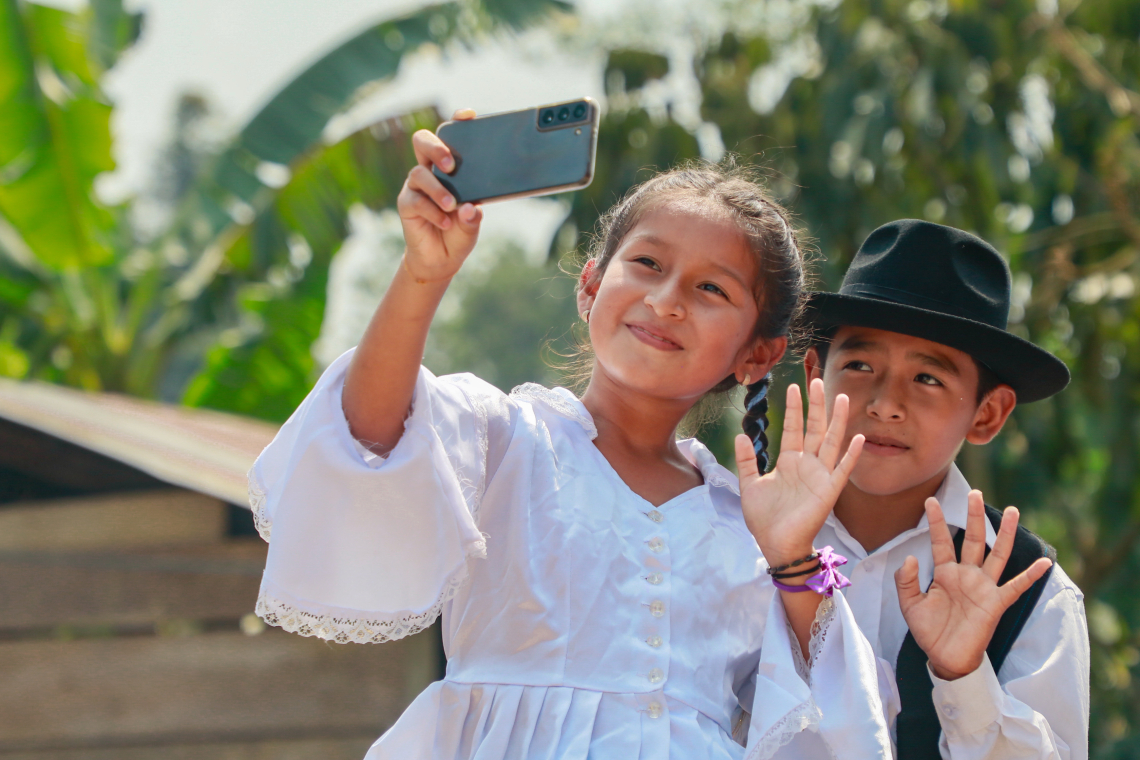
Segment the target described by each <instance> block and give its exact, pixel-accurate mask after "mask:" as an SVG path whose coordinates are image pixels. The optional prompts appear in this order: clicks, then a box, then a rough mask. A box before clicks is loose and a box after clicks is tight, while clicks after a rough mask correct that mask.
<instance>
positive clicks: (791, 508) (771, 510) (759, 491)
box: [736, 379, 863, 566]
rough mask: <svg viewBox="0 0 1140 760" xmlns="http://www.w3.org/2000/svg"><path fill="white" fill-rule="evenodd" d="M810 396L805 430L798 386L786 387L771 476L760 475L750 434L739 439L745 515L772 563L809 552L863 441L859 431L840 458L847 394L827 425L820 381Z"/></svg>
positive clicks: (844, 482) (788, 559) (839, 400)
mask: <svg viewBox="0 0 1140 760" xmlns="http://www.w3.org/2000/svg"><path fill="white" fill-rule="evenodd" d="M809 396H810V405H809V407H808V417H807V429H806V434H805V430H804V421H803V404H802V401H801V399H800V389H799V387H798V386H796V385H791V386H789V387H788V401H787V407H786V411H785V415H784V432H783V435H782V437H781V440H780V456H779V458H778V459H777V460H776V467H775V469H774V470H773V471H772V472H770V473H768V474H767V475H761V474H760V472H759V467H758V465H757V462H756V456H755V453H754V451H753V449H752V443H751V441H749V439H748V437H747V436H744V435H741V436H737V439H736V464H737V471H738V472H739V473H740V499H741V503H742V506H743V509H744V520H745V522H746V523H747V525H748V528H749V530H750V531H751V532H752V535H753V536H755V537H756V541H757V543H758V544H759V545H760V549H761V551H762V552H763V553H764V556H765V558H767V560H768V562H769V563H770V564H771V565H772V566H776V565H781V564H784V563H786V562H790V561H792V560H795V559H799V558H800V557H804V556H806V555H807V554H809V553H811V551H812V542H813V541H814V540H815V537H816V534H818V533H819V530H820V528H821V527H823V522H824V520H826V519H827V515H828V514H829V513H830V512H831V510H832V508H833V507H834V506H835V501H836V499H837V498H839V493H840V491H842V490H843V487H844V486H845V485H846V484H847V478H848V476H849V475H850V474H851V470H852V469H854V467H855V463H856V461H858V458H859V452H860V451H861V450H862V446H863V437H862V436H855V437H854V438H853V439H852V441H851V444H850V446H849V447H848V450H847V452H846V453H845V454H844V456H843V458H842V460H840V458H839V454H840V446H841V445H842V442H843V433H844V430H845V429H846V426H847V405H848V402H847V397H846V396H842V395H841V396H839V397H838V398H837V399H836V401H835V409H834V410H833V413H832V418H831V425H830V426H828V425H827V420H826V414H825V411H824V401H823V381H822V380H818V379H817V380H816V381H815V382H813V383H812V385H811V387H810V389H809Z"/></svg>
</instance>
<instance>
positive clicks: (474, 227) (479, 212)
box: [456, 203, 483, 234]
mask: <svg viewBox="0 0 1140 760" xmlns="http://www.w3.org/2000/svg"><path fill="white" fill-rule="evenodd" d="M456 217H457V218H458V219H459V227H460V228H461V229H462V230H464V231H465V232H467V233H469V234H476V233H478V232H479V224H480V223H481V222H482V221H483V207H482V206H476V205H475V204H474V203H464V204H463V205H462V206H460V207H459V212H458V213H457V214H456Z"/></svg>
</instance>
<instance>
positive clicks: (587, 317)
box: [582, 309, 590, 324]
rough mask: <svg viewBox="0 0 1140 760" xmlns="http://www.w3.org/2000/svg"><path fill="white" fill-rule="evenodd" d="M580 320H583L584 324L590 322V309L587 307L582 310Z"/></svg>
mask: <svg viewBox="0 0 1140 760" xmlns="http://www.w3.org/2000/svg"><path fill="white" fill-rule="evenodd" d="M582 321H583V322H585V323H586V324H590V310H589V309H586V310H585V311H583V312H582Z"/></svg>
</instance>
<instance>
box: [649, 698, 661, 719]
mask: <svg viewBox="0 0 1140 760" xmlns="http://www.w3.org/2000/svg"><path fill="white" fill-rule="evenodd" d="M646 712H647V713H649V717H650V718H653V720H657V719H658V718H660V717H661V713H662V712H663V711H662V709H661V705H659V704H657V703H656V702H651V703H650V704H649V707H648V708H647V709H646Z"/></svg>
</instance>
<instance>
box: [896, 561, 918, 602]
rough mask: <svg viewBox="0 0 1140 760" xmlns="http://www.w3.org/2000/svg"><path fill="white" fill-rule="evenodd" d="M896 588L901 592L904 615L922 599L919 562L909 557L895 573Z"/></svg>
mask: <svg viewBox="0 0 1140 760" xmlns="http://www.w3.org/2000/svg"><path fill="white" fill-rule="evenodd" d="M895 588H896V589H898V592H899V607H901V608H902V612H903V615H906V611H907V609H909V608H910V606H911V605H912V604H914V603H915V602H917V601H918V600H919V599H921V598H922V588H921V587H920V586H919V583H918V560H917V559H915V558H914V557H907V558H906V559H905V560H904V561H903V564H902V567H900V568H899V569H898V570H896V571H895Z"/></svg>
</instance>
